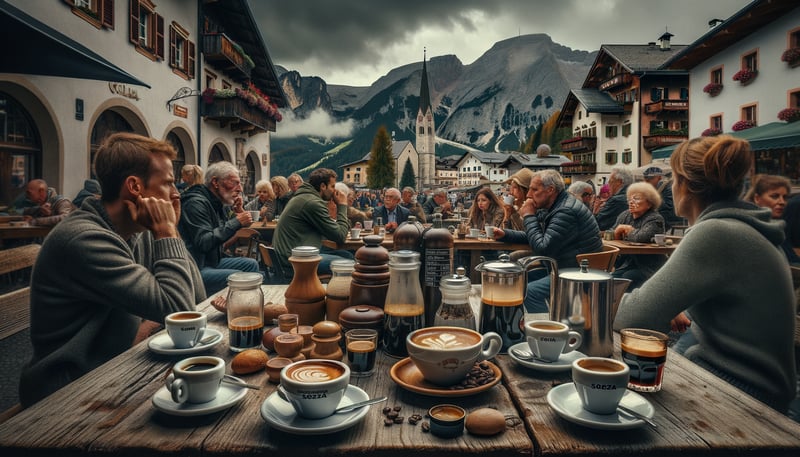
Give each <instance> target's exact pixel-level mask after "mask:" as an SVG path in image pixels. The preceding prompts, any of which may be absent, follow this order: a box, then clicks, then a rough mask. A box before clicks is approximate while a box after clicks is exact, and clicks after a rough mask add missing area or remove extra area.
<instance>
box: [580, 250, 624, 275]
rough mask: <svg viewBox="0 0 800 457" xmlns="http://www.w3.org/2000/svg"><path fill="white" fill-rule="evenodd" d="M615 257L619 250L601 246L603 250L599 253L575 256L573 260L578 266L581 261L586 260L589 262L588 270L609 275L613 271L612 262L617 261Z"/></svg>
mask: <svg viewBox="0 0 800 457" xmlns="http://www.w3.org/2000/svg"><path fill="white" fill-rule="evenodd" d="M617 255H619V248H617V247H614V246H603V250H602V251H601V252H592V253H588V254H578V255H576V256H575V258H576V259H577V260H578V264H579V265H580V263H581V260H583V259H587V260H588V261H589V268H593V269H596V270H603V271H607V272H609V273H611V272H612V271H614V262H616V261H617Z"/></svg>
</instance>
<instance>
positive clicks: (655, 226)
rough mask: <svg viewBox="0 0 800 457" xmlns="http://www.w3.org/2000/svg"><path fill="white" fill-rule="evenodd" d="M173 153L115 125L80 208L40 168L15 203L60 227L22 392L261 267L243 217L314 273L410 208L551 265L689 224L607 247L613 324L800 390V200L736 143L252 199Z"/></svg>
mask: <svg viewBox="0 0 800 457" xmlns="http://www.w3.org/2000/svg"><path fill="white" fill-rule="evenodd" d="M174 157H175V152H174V150H173V148H172V147H171V146H170V145H169V144H168V143H165V142H162V141H158V140H153V139H150V138H146V137H141V136H138V135H135V134H127V133H120V134H114V135H111V136H110V137H109V138H108V139H107V140H106V141H105V142H104V143H103V145H102V146H101V147H100V149H99V150H98V153H97V158H96V162H95V169H96V173H97V180H96V181H95V180H87V182H86V185H85V188H84V189H83V190H81V193H80V194H79V195H78V196H76V199H75V200H81V203H80V205H75V204H73V203H72V201H70V200H69V199H67V198H64V197H63V196H60V195H58V194H57V192H56V191H55V190H54V189H53V188H50V187H48V186H47V184H46V183H45V182H44V181H43V180H41V179H37V180H32V181H30V182H29V183H28V185H27V186H26V188H25V192H24V194H22V195H21V196H20V198H19V199H18V201H17V202H15V204H14V207H15V208H16V209H17V211H18V212H19V213H20V214H23V215H24V216H25V217H26V218H27V219H28V220H30V221H31V223H32V224H48V225H54V226H55V227H54V229H53V230H52V231H51V233H50V235H49V236H48V237H47V238H46V239H45V242H44V245H43V248H42V251H41V254H40V256H39V259H38V261H37V264H36V268H35V269H34V274H33V278H32V294H31V297H32V298H31V318H32V322H33V323H34V325H33V326H32V329H33V331H32V340H33V344H34V348H35V351H34V354H35V355H34V359H33V360H31V362H30V363H29V364H28V365H27V366H26V368H25V371H24V373H23V377H22V384H21V386H22V391H21V392H22V400H23V403H24V404H31V403H33V402H35V401H37V400H39V399H40V398H42V397H43V396H45V395H47V394H49V393H50V392H52V391H54V390H55V389H57V388H59V387H61V386H63V385H64V384H66V383H68V382H69V381H70V380H72V379H75V378H76V377H78V376H80V375H82V374H83V373H86V372H87V371H89V370H91V369H93V368H95V367H96V366H98V365H99V364H101V363H103V362H104V361H106V360H108V359H109V358H111V357H113V356H115V355H116V354H119V353H120V352H122V351H124V350H125V349H126V348H127V347H130V345H131V344H133V343H134V340H135V336H136V333H137V328H138V326H139V325H140V323H141V322H142V320H149V321H154V322H163V318H164V316H166V315H167V314H169V313H170V312H174V311H176V310H181V309H190V308H192V307H193V306H194V304H196V303H198V302H200V301H202V300H203V299H205V298H206V296H211V295H213V294H216V293H218V292H219V291H220V290H222V289H224V288H225V287H226V285H227V277H228V276H229V275H230V274H231V273H233V272H237V271H249V272H262V273H263V272H264V266H263V264H262V263H260V262H259V261H257V260H256V259H254V258H251V257H249V256H240V257H237V256H231V255H229V253H227V252H226V250H225V247H226V243H228V242H229V240H231V239H232V237H234V236H235V235H236V233H237V231H238V230H239V229H241V228H246V227H249V226H251V225H252V224H253V223H254V220H263V221H277V225H276V228H275V231H274V235H273V238H272V246H273V247H274V249H275V251H276V252H277V253H278V255H279V257H278V258H279V262H280V263H281V267H282V269H283V271H288V272H291V270H292V266H291V263H290V262H289V260H288V259H289V257H290V256H291V255H292V249H293V248H294V247H297V246H314V247H317V248H319V249H320V255H321V257H322V261H321V262H320V263H319V267H318V272H319V273H321V274H330V263H331V262H332V261H334V260H337V259H343V258H346V259H353V252H352V251H348V250H345V249H336V248H331V247H328V246H327V245H326V244H325V243H324V242H323V241H324V240H328V241H331V242H334V243H336V244H339V245H341V244H343V243H344V242H345V240H346V239H347V237H348V236H349V231H350V228H351V227H352V226H354V225H355V224H356V223H360V224H363V223H364V222H365V221H370V220H371V221H373V223H375V224H377V223H381V224H383V226H384V227H385V229H386V231H387V232H392V231H394V230H396V229H397V228H398V227H399V226H400V225H402V224H403V223H406V222H407V221H408V218H409V217H410V216H414V217H416V219H417V220H418V221H420V222H422V223H426V224H427V223H430V221H431V218H432V215H433V214H434V213H438V214H442V215H443V216H444V217H462V216H463V218H462V219H460V220H461V221H462V223H463V224H466V225H467V226H468V227H469V228H475V229H479V230H493V233H487V235H489V236H492V237H494V238H496V239H497V240H498V241H500V242H503V243H509V244H525V245H527V246H529V247H530V250H529V251H520V252H516V253H514V254H516V256H514V258H519V257H520V256H522V255H530V254H534V255H543V256H547V257H551V258H552V259H554V260H555V261H556V263H557V265H558V267H559V268H560V269H561V268H570V267H577V266H578V263H577V260H576V255H578V254H584V253H595V252H600V251H601V250H602V248H603V238H604V235H605V234H606V233H609V232H611V233H613V238H615V239H618V240H627V241H630V242H637V243H650V242H651V240H652V239H653V237H654V235H657V234H666V233H668V231H669V230H670V229H671V228H672V227H675V226H681V227H684V226H688V227H689V228H688V229H686V231H685V233H684V235H683V237H682V239H681V240H680V243H679V245H678V246H677V248H676V249H674V251H672V253H671V254H670V255H669V256H666V255H663V254H651V255H622V256H619V257H618V259H617V263H616V265H615V266H614V268H613V271H611V272H610V273H611V274H612V275H613V276H615V277H620V278H626V279H629V280H631V281H632V283H631V287H630V288H629V293H627V294H626V295H625V297H624V298H623V300H622V302H621V304H620V306H619V312H618V314H617V317H616V320H615V328H617V329H619V328H624V327H645V328H651V329H656V330H662V331H670V330H679V331H685V334H684V336H683V337H681V341H679V345H677V346H676V348H680V351H681V352H683V353H684V354H685V355H686V357H688V358H689V359H690V360H692V361H694V362H695V363H697V364H698V365H700V366H702V367H704V368H706V369H707V370H709V371H711V372H712V373H714V374H716V375H718V376H719V377H721V378H723V379H725V380H726V381H728V382H729V383H731V384H733V385H734V386H737V387H738V388H740V389H741V390H743V391H745V392H747V393H748V394H750V395H752V396H753V397H755V398H757V399H759V400H761V401H763V402H765V403H766V404H768V405H770V406H772V407H773V408H775V409H777V410H779V411H782V412H786V411H788V410H789V408H790V402H791V401H792V400H793V399H795V397H796V393H797V385H798V378H797V373H796V361H795V354H794V322H795V315H796V314H797V304H796V298H795V294H794V289H793V285H792V277H791V274H790V269H789V266H790V265H798V266H800V257H798V254H797V252H796V250H795V249H797V248H798V247H800V197H797V198H793V199H792V198H789V195H790V193H791V190H792V188H791V183H790V182H789V180H787V179H786V178H783V177H779V176H770V175H755V176H752V177H750V173H751V168H752V153H751V151H750V148H749V144H748V143H747V141H745V140H741V139H736V138H732V137H729V136H724V135H723V136H718V137H708V138H698V139H693V140H690V141H686V142H684V143H682V144H680V145H679V146H678V147H677V148H676V149H675V152H674V153H673V154H672V156H671V158H670V163H669V166H670V167H669V168H670V170H668V172H665V171H664V169H663V168H661V167H656V166H651V167H649V168H647V169H646V170H645V171H644V173H643V176H642V177H641V178H643V179H641V180H639V181H637V180H636V177H635V175H634V172H633V170H632V169H630V168H626V167H615V168H613V169H612V170H611V173H610V175H609V177H608V179H607V181H606V182H604V183H603V184H602V185H600V186H599V187H597V188H596V187H595V184H593V183H591V182H574V183H572V184H571V185H570V186H569V187H567V186H566V185H565V181H564V178H563V177H562V176H561V174H560V173H559V172H558V171H557V170H552V169H544V170H539V171H531V170H529V169H525V168H523V169H521V170H519V171H518V172H516V173H514V174H513V175H512V176H511V177H510V178H509V179H508V180H507V181H506V183H505V186H504V188H503V189H501V190H500V191H499V192H496V191H494V190H492V188H491V187H489V186H484V187H482V188H480V189H478V190H476V191H475V193H474V195H463V194H461V195H460V194H457V193H448V191H447V190H446V189H444V188H436V189H430V190H426V191H425V192H422V193H418V192H417V190H416V189H414V188H413V187H404V188H402V190H401V189H398V188H394V187H391V188H387V189H384V190H380V191H366V190H357V189H355V188H353V187H352V186H347V185H345V184H343V183H341V182H337V175H336V173H335V172H334V171H333V170H330V169H327V168H319V169H316V170H313V171H312V172H311V173H310V174H309V175H308V177H307V179H306V180H304V179H303V178H302V177H301V176H299V175H297V174H293V175H290V176H289V177H288V178H284V177H282V176H275V177H272V178H271V179H270V180H260V181H258V182H256V183H255V186H254V190H255V193H254V195H252V196H250V198H249V199H248V198H247V196H246V195H244V189H243V185H242V181H241V176H240V171H239V169H238V168H237V167H236V166H235V165H234V164H232V163H230V162H225V161H222V162H216V163H213V164H211V165H209V166H208V167H207V169H206V170H203V169H201V168H200V167H198V166H196V165H187V166H185V167H183V169H182V170H181V178H180V182H179V183H176V179H175V177H174V176H173V172H172V165H171V160H172V159H173V158H174ZM720 164H725V166H722V165H720ZM669 171H671V176H670V173H669ZM748 179H749V181H748ZM747 182H749V184H750V186H749V189H745V188H744V187H745V184H746V183H747ZM101 189H102V191H101ZM745 190H746V192H745ZM464 208H468V209H464ZM462 210H463V212H462ZM70 214H72V215H71V216H69V217H67V216H68V215H70ZM254 216H256V217H255V219H254ZM487 227H489V228H487ZM70 252H72V254H70ZM64 258H70V259H76V261H75V262H74V263H75V264H76V266H75V267H74V268H70V269H67V270H64V269H60V270H59V271H58V272H56V271H54V270H53V268H54V266H55V265H58V264H59V262H58V261H56V260H55V259H64ZM745 266H746V268H745ZM266 280H267V278H266V277H265V281H266ZM550 288H551V279H550V276H549V275H547V274H545V272H541V274H539V273H536V274H533V275H530V276H529V282H528V285H527V291H526V295H525V301H524V305H525V308H526V311H527V312H529V313H537V312H539V313H541V312H547V311H548V303H547V302H548V299H549V291H550ZM54 290H58V291H59V293H58V294H54V293H53V292H52V291H54ZM121 298H123V299H121ZM55 308H57V309H59V313H57V314H56V313H53V312H52V310H53V309H55ZM65 322H66V323H68V325H67V326H66V327H65V326H64V323H65ZM98 340H103V341H105V342H106V343H105V344H104V345H102V347H103V350H102V351H98V350H97V346H96V345H94V344H92V342H93V341H98ZM796 408H797V405H795V406H793V407H792V414H796V413H797V410H796Z"/></svg>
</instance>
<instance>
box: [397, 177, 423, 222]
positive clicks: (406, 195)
mask: <svg viewBox="0 0 800 457" xmlns="http://www.w3.org/2000/svg"><path fill="white" fill-rule="evenodd" d="M415 193H416V192H415V191H414V188H413V187H409V186H406V187H404V188H403V191H402V193H401V194H400V206H402V207H403V208H405V209H407V210H408V213H409V216H414V217H416V218H417V220H418V221H419V222H420V223H423V224H424V223H425V222H426V221H427V219H426V218H425V210H424V209H422V205H420V204H419V202H418V201H417V199H416V198H414V194H415Z"/></svg>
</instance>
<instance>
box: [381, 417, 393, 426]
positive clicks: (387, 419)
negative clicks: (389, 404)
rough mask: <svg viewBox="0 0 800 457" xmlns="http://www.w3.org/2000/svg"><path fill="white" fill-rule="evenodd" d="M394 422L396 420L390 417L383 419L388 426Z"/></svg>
mask: <svg viewBox="0 0 800 457" xmlns="http://www.w3.org/2000/svg"><path fill="white" fill-rule="evenodd" d="M393 424H394V421H393V420H391V419H389V418H388V417H387V418H386V419H384V420H383V425H385V426H387V427H391V426H392V425H393Z"/></svg>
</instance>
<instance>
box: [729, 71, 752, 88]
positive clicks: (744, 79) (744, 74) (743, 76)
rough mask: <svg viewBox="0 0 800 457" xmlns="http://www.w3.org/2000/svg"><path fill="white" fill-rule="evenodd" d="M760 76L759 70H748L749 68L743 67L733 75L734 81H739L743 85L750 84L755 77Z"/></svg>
mask: <svg viewBox="0 0 800 457" xmlns="http://www.w3.org/2000/svg"><path fill="white" fill-rule="evenodd" d="M756 76H758V72H757V71H755V70H748V69H747V68H743V69H741V70H739V71H737V72H736V74H734V75H733V80H734V81H739V83H741V85H743V86H746V85H748V84H750V83H751V82H752V81H753V80H754V79H756Z"/></svg>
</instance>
